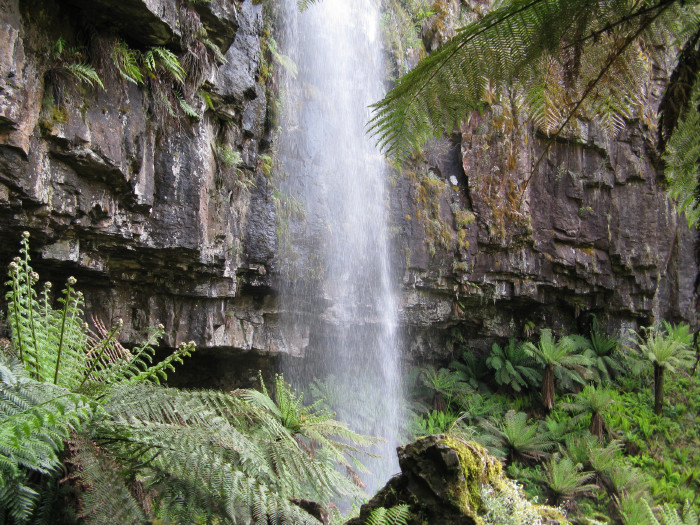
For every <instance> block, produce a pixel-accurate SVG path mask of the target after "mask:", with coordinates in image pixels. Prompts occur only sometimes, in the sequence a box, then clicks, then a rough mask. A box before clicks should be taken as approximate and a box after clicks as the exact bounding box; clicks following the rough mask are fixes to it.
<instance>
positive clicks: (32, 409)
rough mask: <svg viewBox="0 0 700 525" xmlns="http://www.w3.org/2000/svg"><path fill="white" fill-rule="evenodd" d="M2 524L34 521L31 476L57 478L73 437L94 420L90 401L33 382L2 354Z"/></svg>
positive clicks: (36, 496)
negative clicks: (6, 518)
mask: <svg viewBox="0 0 700 525" xmlns="http://www.w3.org/2000/svg"><path fill="white" fill-rule="evenodd" d="M0 386H1V388H0V520H1V519H3V517H4V515H3V510H2V509H6V511H7V512H8V514H9V516H10V517H12V518H13V519H14V520H15V522H17V523H25V522H26V521H28V520H29V518H30V517H31V516H32V513H33V512H34V509H35V507H36V505H37V504H38V502H39V494H38V492H37V490H36V489H37V487H36V485H35V483H34V482H32V481H30V476H32V475H33V476H36V475H37V474H38V475H53V474H54V473H55V472H57V471H58V469H59V467H60V465H61V459H60V453H61V451H62V450H63V449H64V442H65V440H66V439H67V438H68V436H69V433H70V432H71V431H74V430H78V429H81V428H82V427H83V426H84V425H85V424H86V422H87V420H88V419H89V416H90V414H91V407H90V404H89V403H88V401H87V400H86V399H85V398H84V397H82V396H79V395H76V394H73V393H71V392H70V391H68V390H67V389H65V388H63V387H60V386H56V385H53V384H51V383H42V382H39V381H36V380H35V379H32V378H30V377H28V375H27V372H26V370H25V368H24V366H23V365H22V364H21V363H19V362H18V361H10V360H8V359H7V358H6V357H5V356H4V355H2V354H0Z"/></svg>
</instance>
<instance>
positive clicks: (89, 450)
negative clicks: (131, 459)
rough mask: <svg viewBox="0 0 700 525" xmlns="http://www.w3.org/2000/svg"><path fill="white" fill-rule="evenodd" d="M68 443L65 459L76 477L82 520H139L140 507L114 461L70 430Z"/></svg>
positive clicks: (83, 437)
mask: <svg viewBox="0 0 700 525" xmlns="http://www.w3.org/2000/svg"><path fill="white" fill-rule="evenodd" d="M68 446H69V449H70V456H69V458H68V462H69V463H71V464H72V465H73V467H74V469H76V471H77V473H78V474H79V478H80V485H81V488H82V494H81V498H80V501H81V507H82V508H81V516H82V518H83V519H84V520H85V523H88V524H107V523H123V524H125V525H126V524H129V525H130V524H136V523H143V522H144V520H145V516H144V513H143V509H142V508H141V506H140V505H139V504H138V502H137V501H136V498H134V496H133V495H132V494H131V492H130V491H129V489H128V487H127V486H126V484H125V480H124V479H123V478H122V477H121V476H119V468H118V466H117V464H116V463H115V462H114V461H113V460H111V459H110V458H108V457H107V456H106V454H105V452H104V451H103V450H101V449H100V448H98V447H97V446H96V445H95V444H94V443H93V442H91V441H90V440H89V439H87V437H86V436H85V435H82V434H73V435H72V436H71V438H70V439H69V440H68ZM104 491H107V492H106V493H105V492H104Z"/></svg>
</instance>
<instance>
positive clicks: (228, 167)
mask: <svg viewBox="0 0 700 525" xmlns="http://www.w3.org/2000/svg"><path fill="white" fill-rule="evenodd" d="M267 22H268V20H266V19H265V17H264V15H263V7H262V6H261V5H258V4H257V2H253V1H252V0H243V1H230V0H211V1H208V2H189V1H186V0H124V1H122V2H116V3H115V2H108V1H102V0H99V1H86V0H61V1H59V0H22V1H20V0H3V1H2V2H1V3H0V232H1V233H2V239H3V242H2V243H0V265H1V266H2V267H5V266H6V264H7V263H8V262H9V260H10V259H11V257H13V256H14V255H15V253H16V250H17V247H18V245H19V243H18V241H19V236H20V234H21V232H22V231H23V230H28V231H30V233H31V234H32V248H33V250H35V253H34V263H35V266H36V268H37V270H38V271H39V272H40V274H41V275H42V277H43V278H46V279H50V280H53V281H55V282H57V283H58V282H60V281H62V280H64V279H65V277H67V276H68V275H75V276H76V277H77V278H78V281H79V285H80V286H81V287H82V289H83V290H84V291H85V293H86V299H87V309H88V311H90V312H91V313H92V314H94V315H96V316H98V317H100V318H102V319H103V320H104V321H105V322H107V323H109V322H114V321H116V319H118V318H122V319H123V320H124V331H123V337H124V339H125V341H127V342H134V341H136V340H138V338H139V334H140V333H141V332H142V331H143V330H144V329H145V328H146V327H147V326H149V325H154V324H157V323H163V324H164V325H165V327H166V334H167V335H166V340H165V344H166V345H176V344H177V343H179V342H181V341H184V340H190V339H193V340H194V341H195V342H196V343H197V345H198V346H199V347H201V348H204V349H205V353H204V355H205V356H206V358H204V359H203V360H200V364H197V361H195V364H194V365H193V368H192V369H191V370H189V371H188V373H187V375H188V377H191V378H192V381H197V378H198V377H199V378H200V379H201V378H202V377H211V378H212V379H211V381H213V382H214V383H216V381H221V382H222V383H227V382H228V379H226V380H221V379H218V380H217V379H213V378H214V377H215V376H216V373H215V372H216V371H215V370H214V371H212V370H209V371H206V370H204V369H199V368H197V367H198V366H200V365H201V366H203V365H202V364H201V361H212V362H213V363H215V364H214V365H213V366H214V367H216V368H218V369H221V368H224V365H223V364H222V362H221V361H220V359H222V357H221V356H223V355H229V356H232V357H231V359H239V361H240V362H238V364H237V365H236V366H238V367H239V368H241V370H242V372H240V374H243V375H246V374H248V373H249V369H250V370H252V369H257V368H260V367H262V364H261V362H260V360H259V356H260V355H268V354H280V353H282V354H285V353H286V354H295V355H296V354H299V353H300V352H301V351H302V350H303V346H304V345H306V344H308V341H309V334H308V333H307V332H305V331H304V328H303V327H300V328H299V333H295V334H291V333H287V332H284V331H282V330H281V329H280V327H279V320H278V312H277V309H278V306H277V304H278V303H277V290H278V289H279V279H280V274H279V271H278V264H277V262H278V261H277V257H278V247H277V244H278V242H277V235H278V226H279V225H278V224H277V218H276V213H277V208H276V206H275V196H274V191H273V187H274V180H271V179H273V177H272V176H271V174H270V168H269V157H267V156H266V155H272V153H271V150H272V146H273V139H272V134H271V132H270V129H271V127H273V126H274V107H275V101H274V100H268V94H267V93H268V91H269V89H266V83H267V87H268V88H272V90H273V91H274V75H273V76H270V75H269V64H268V63H267V60H268V59H270V57H269V56H266V55H270V53H269V52H268V51H266V49H267V48H266V47H265V46H264V41H265V39H266V38H268V37H269V33H268V29H266V28H265V24H266V23H267ZM59 39H63V40H64V41H65V51H63V54H61V53H58V52H57V51H56V50H55V49H56V44H57V42H59ZM117 41H119V42H123V43H125V44H126V45H127V46H128V47H129V48H130V49H132V50H138V51H140V52H142V53H144V52H146V51H147V50H149V49H151V48H152V47H153V46H164V47H167V48H168V49H170V50H171V51H173V52H175V53H179V54H180V57H181V61H182V63H183V65H184V66H185V68H186V69H187V71H188V72H189V75H188V78H189V79H190V80H188V81H187V82H186V83H185V85H181V86H180V85H175V84H172V83H171V84H168V85H167V86H166V87H165V88H163V85H164V84H163V82H159V79H160V77H157V76H154V78H151V77H148V76H147V78H146V80H145V81H144V83H142V84H140V85H137V84H134V83H132V82H127V81H126V80H124V78H122V76H121V75H120V73H119V71H118V69H117V67H116V65H115V59H114V58H113V54H112V51H111V50H112V49H113V48H114V43H115V42H117ZM212 45H216V46H218V48H219V49H220V50H221V52H222V53H223V54H224V55H225V57H226V61H225V63H223V64H222V63H220V62H219V61H217V59H216V57H215V53H213V52H212V51H211V49H213V47H212ZM75 63H89V64H91V65H92V66H93V67H94V68H95V70H96V72H97V73H98V74H99V75H100V77H101V79H102V81H103V82H104V89H102V88H99V87H97V86H96V85H93V86H90V85H88V84H87V83H86V82H80V81H78V80H77V79H76V77H75V76H73V75H71V74H70V72H69V67H68V66H70V65H71V64H75ZM173 89H174V91H173ZM164 98H166V99H167V98H169V99H170V100H171V103H170V109H168V107H167V106H168V105H167V104H165V103H163V99H164ZM178 98H182V99H183V100H184V101H186V102H188V103H189V104H190V106H193V107H192V108H191V109H193V110H195V111H196V112H198V113H200V114H201V115H202V116H201V118H193V117H190V116H187V114H185V113H183V112H182V111H181V110H180V108H179V107H178ZM171 112H172V113H173V115H171V114H170V113H171ZM488 118H489V117H488V114H487V115H484V116H483V117H480V116H478V115H473V116H472V117H471V119H470V120H469V122H468V124H465V125H464V127H463V129H462V133H461V134H460V135H459V136H454V137H452V139H451V140H448V141H444V142H441V143H437V144H435V145H434V147H433V148H431V149H429V150H427V152H426V156H425V159H423V160H422V161H420V162H416V163H415V166H413V167H409V169H405V170H404V175H403V176H401V177H396V179H395V180H394V182H395V186H394V187H393V189H392V191H391V195H390V199H389V201H390V204H391V208H392V211H393V217H394V218H393V224H394V228H393V229H392V232H393V234H394V241H395V243H394V244H395V247H396V250H395V251H396V280H397V283H398V282H400V283H402V285H403V290H404V293H403V300H402V306H401V313H400V315H401V319H402V324H403V326H404V332H405V334H406V336H407V337H406V338H405V341H406V343H405V346H406V351H407V353H410V354H411V355H413V356H425V357H429V358H431V359H432V358H436V356H437V357H440V356H445V355H447V354H450V353H451V352H453V350H454V344H455V341H456V340H457V339H459V338H464V339H470V340H473V341H474V342H475V345H476V346H477V347H478V346H479V342H480V341H481V342H482V343H483V345H486V344H487V342H488V341H490V340H493V339H495V338H496V339H497V338H504V337H508V336H510V335H521V334H522V331H523V328H524V327H525V326H526V324H527V323H533V324H534V325H535V326H540V327H543V326H554V327H555V328H564V329H568V330H571V329H576V328H581V325H582V324H584V323H585V316H584V315H583V314H584V313H585V312H589V311H591V312H595V313H597V314H598V315H599V316H600V317H601V319H602V320H604V321H605V322H607V323H608V326H609V327H611V328H618V327H621V326H627V325H632V326H636V325H638V324H640V323H649V322H651V321H653V320H655V319H658V318H660V317H665V318H670V319H673V320H688V321H692V322H695V316H696V311H697V286H698V284H697V281H696V279H697V275H698V260H697V246H698V241H697V233H696V232H694V231H689V230H688V228H687V227H686V226H685V225H684V224H683V222H682V221H681V220H679V219H678V217H677V215H676V212H675V210H674V208H673V206H672V205H671V204H670V203H669V201H668V199H667V198H666V196H665V194H664V192H663V187H662V177H661V172H660V170H659V167H658V165H657V163H656V161H655V160H654V152H653V148H652V146H651V144H650V142H649V139H648V138H649V133H648V132H645V131H643V130H642V129H641V128H640V127H636V126H631V127H630V128H629V129H628V130H627V131H625V132H624V134H623V136H621V137H619V138H618V139H617V140H616V141H612V142H611V141H605V140H603V139H602V138H600V136H599V134H597V132H596V131H595V129H594V128H593V127H591V129H590V132H589V133H588V135H587V136H586V138H585V140H582V139H570V140H565V141H561V142H560V143H559V144H557V145H556V146H555V147H554V148H553V149H552V150H551V152H550V154H549V155H548V157H547V160H546V161H545V162H544V163H543V164H542V166H541V167H540V169H539V171H538V173H537V174H536V176H535V177H534V178H533V179H532V181H531V182H530V183H529V185H528V187H527V189H526V190H525V191H524V194H523V195H524V197H523V200H522V203H520V202H517V201H519V198H520V193H519V192H520V189H522V188H524V181H525V178H526V177H527V175H528V173H529V170H528V169H527V168H528V167H529V166H530V165H531V164H532V159H533V158H535V157H536V155H537V154H538V153H539V152H540V151H541V149H542V147H543V146H542V142H541V141H540V140H539V138H538V137H537V136H536V132H535V131H534V130H532V129H529V128H526V129H523V130H522V137H521V139H522V145H523V146H522V147H521V148H519V149H518V150H517V151H516V152H515V153H513V152H512V151H511V152H508V151H505V149H504V146H503V141H501V140H499V137H498V136H497V135H494V134H489V133H487V132H484V129H485V128H488V125H486V126H485V124H489V123H488V122H485V119H488ZM525 144H528V146H525ZM226 148H229V149H228V150H227V149H226ZM227 151H228V153H233V152H235V153H237V154H238V155H240V160H238V159H237V158H236V156H235V155H234V156H233V158H234V159H235V160H234V161H233V162H231V161H228V162H227V161H226V159H225V157H226V152H227ZM229 157H230V155H229ZM506 161H508V162H512V163H513V165H514V166H515V169H513V166H511V167H510V168H509V170H510V172H511V173H513V172H515V173H516V175H515V176H510V177H505V176H501V175H502V174H503V173H504V170H503V169H502V168H501V167H499V166H501V165H502V163H503V162H506ZM499 170H500V171H499ZM368 278H369V279H371V278H372V276H368ZM528 326H529V325H528ZM455 334H457V335H455ZM207 352H208V353H207ZM227 352H228V353H227ZM245 356H252V362H250V361H248V360H247V358H246V357H245ZM240 374H239V375H240ZM210 384H211V383H210Z"/></svg>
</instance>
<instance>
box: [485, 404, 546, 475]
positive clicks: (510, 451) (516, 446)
mask: <svg viewBox="0 0 700 525" xmlns="http://www.w3.org/2000/svg"><path fill="white" fill-rule="evenodd" d="M481 426H482V427H483V429H484V430H485V431H486V432H487V436H488V437H486V438H485V442H486V444H487V445H488V448H489V452H490V453H491V454H493V455H495V456H496V457H499V458H503V459H507V460H508V461H509V462H513V461H514V460H520V461H526V460H529V459H538V458H541V457H543V456H544V453H545V452H546V451H547V450H549V449H551V448H552V446H553V444H552V442H551V441H549V440H548V439H547V438H546V437H545V436H544V435H542V433H541V432H540V429H539V427H538V425H537V423H536V422H532V423H530V422H529V421H528V418H527V414H525V413H524V412H515V411H513V410H509V411H508V412H507V413H506V415H505V417H504V418H503V420H502V421H482V422H481Z"/></svg>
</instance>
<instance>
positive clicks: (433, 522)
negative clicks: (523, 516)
mask: <svg viewBox="0 0 700 525" xmlns="http://www.w3.org/2000/svg"><path fill="white" fill-rule="evenodd" d="M397 453H398V456H399V465H400V466H401V473H400V474H397V475H396V476H394V477H393V478H392V479H391V480H389V482H388V483H387V484H386V486H385V487H384V488H382V489H380V490H379V492H377V494H376V495H375V496H374V497H373V498H372V499H371V500H370V501H369V502H368V503H366V504H365V505H362V507H361V509H360V515H359V516H358V517H357V518H354V519H352V520H350V521H348V522H347V523H346V525H362V524H364V523H368V518H369V517H370V515H371V514H372V512H374V511H376V509H378V508H380V507H383V508H385V509H390V508H392V507H396V506H397V505H405V506H408V511H409V518H408V520H407V521H406V523H408V524H409V525H423V524H426V523H429V524H430V525H453V524H455V523H459V524H463V525H482V524H483V523H484V521H483V519H482V516H484V515H485V514H487V512H488V510H489V509H488V508H487V507H486V505H485V502H484V501H483V500H482V496H481V494H483V491H484V489H485V488H486V489H487V490H488V493H489V494H491V495H495V497H494V501H500V505H503V506H504V507H506V508H501V509H500V512H506V515H509V514H511V513H512V508H511V509H508V508H507V505H511V506H512V507H513V508H515V507H518V509H519V511H520V512H521V513H525V512H527V513H528V514H529V515H531V516H532V517H536V518H539V519H541V520H542V522H543V523H547V524H551V525H557V524H565V523H569V522H568V521H566V519H564V516H562V515H561V514H560V513H559V512H558V511H556V510H555V509H553V508H551V507H547V506H538V505H532V504H530V503H529V502H527V500H526V498H525V496H524V495H523V493H522V492H521V491H520V490H518V489H517V488H515V487H514V485H512V484H510V482H509V481H508V480H507V479H506V478H505V477H504V474H503V473H502V470H501V469H502V467H501V464H500V462H499V461H498V460H496V459H495V458H493V457H491V456H489V455H488V453H487V452H486V450H485V449H484V448H483V447H481V446H480V445H478V444H476V443H473V442H468V441H461V440H456V439H453V438H446V437H445V436H441V435H434V436H427V437H424V438H420V439H418V440H417V441H415V442H413V443H409V444H408V445H405V446H403V447H399V448H398V449H397ZM498 494H502V495H503V498H502V499H500V500H499V499H498ZM494 519H495V520H496V521H494ZM497 522H498V517H497V516H495V517H492V518H491V520H490V521H488V523H497ZM529 522H531V521H528V523H529Z"/></svg>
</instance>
